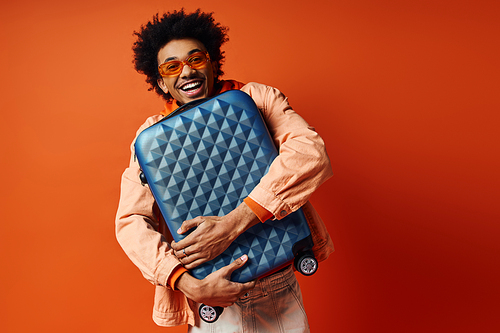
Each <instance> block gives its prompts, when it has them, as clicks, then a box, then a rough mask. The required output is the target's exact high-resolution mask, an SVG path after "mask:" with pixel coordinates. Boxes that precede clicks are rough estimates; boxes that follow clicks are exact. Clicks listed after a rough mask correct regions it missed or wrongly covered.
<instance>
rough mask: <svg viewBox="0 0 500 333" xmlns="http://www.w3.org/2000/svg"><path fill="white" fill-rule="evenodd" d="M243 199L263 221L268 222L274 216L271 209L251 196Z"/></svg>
mask: <svg viewBox="0 0 500 333" xmlns="http://www.w3.org/2000/svg"><path fill="white" fill-rule="evenodd" d="M243 201H244V202H245V203H246V204H247V206H248V207H249V208H250V209H251V210H252V212H254V214H255V215H257V217H258V218H259V220H260V221H261V222H266V221H267V220H269V219H271V218H272V217H273V214H272V213H271V212H270V211H268V210H267V209H265V208H264V207H262V206H261V205H259V204H258V203H256V202H255V201H253V200H252V199H251V198H250V197H246V198H245V199H243Z"/></svg>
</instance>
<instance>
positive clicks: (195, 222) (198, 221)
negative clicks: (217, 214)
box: [177, 216, 205, 235]
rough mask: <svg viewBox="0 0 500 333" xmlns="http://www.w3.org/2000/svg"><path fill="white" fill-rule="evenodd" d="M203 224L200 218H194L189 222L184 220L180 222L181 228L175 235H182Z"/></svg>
mask: <svg viewBox="0 0 500 333" xmlns="http://www.w3.org/2000/svg"><path fill="white" fill-rule="evenodd" d="M203 222H205V220H204V219H203V217H202V216H198V217H195V218H194V219H191V220H186V221H184V222H182V224H181V227H180V228H179V229H177V233H178V234H179V235H182V234H183V233H185V232H186V231H188V230H190V229H192V228H194V227H197V226H199V225H200V224H202V223H203Z"/></svg>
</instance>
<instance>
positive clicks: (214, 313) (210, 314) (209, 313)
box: [198, 304, 224, 323]
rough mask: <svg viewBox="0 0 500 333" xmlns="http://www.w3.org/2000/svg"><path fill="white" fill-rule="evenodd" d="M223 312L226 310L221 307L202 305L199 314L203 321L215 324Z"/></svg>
mask: <svg viewBox="0 0 500 333" xmlns="http://www.w3.org/2000/svg"><path fill="white" fill-rule="evenodd" d="M222 311H224V308H222V307H220V306H214V307H212V306H209V305H205V304H202V305H200V308H199V310H198V313H199V314H200V318H201V319H203V321H204V322H206V323H213V322H215V321H216V320H217V319H219V317H220V315H221V314H222Z"/></svg>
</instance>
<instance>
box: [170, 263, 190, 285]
mask: <svg viewBox="0 0 500 333" xmlns="http://www.w3.org/2000/svg"><path fill="white" fill-rule="evenodd" d="M187 271H188V270H187V269H185V268H184V267H183V266H181V265H179V266H177V267H176V268H174V271H173V272H172V274H170V277H169V278H168V279H167V284H168V285H169V286H170V288H172V289H174V290H175V282H176V281H177V279H178V278H179V277H180V276H181V275H182V273H185V272H187Z"/></svg>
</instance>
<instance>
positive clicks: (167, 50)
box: [157, 39, 216, 104]
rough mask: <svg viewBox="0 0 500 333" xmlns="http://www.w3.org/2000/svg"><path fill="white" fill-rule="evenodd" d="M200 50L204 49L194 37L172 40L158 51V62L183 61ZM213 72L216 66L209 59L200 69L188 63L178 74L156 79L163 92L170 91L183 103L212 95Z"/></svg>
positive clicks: (203, 50)
mask: <svg viewBox="0 0 500 333" xmlns="http://www.w3.org/2000/svg"><path fill="white" fill-rule="evenodd" d="M200 51H201V52H205V51H206V49H205V47H204V46H203V44H202V43H201V42H200V41H198V40H196V39H176V40H172V41H170V42H168V43H167V44H166V45H165V46H163V47H162V48H161V49H160V51H159V52H158V57H157V60H158V64H163V63H165V62H167V61H171V60H178V61H183V60H186V58H188V57H189V56H190V55H192V54H193V53H196V52H200ZM214 73H216V68H215V65H214V64H213V63H212V62H210V60H208V61H207V63H206V65H205V66H204V67H203V68H200V69H192V68H191V67H189V66H188V65H184V67H183V68H182V71H181V73H180V74H179V75H178V76H173V77H162V78H160V79H158V86H159V87H160V88H161V89H162V90H163V91H164V92H165V93H170V95H172V97H173V98H174V99H175V100H177V101H178V102H179V104H184V103H188V102H191V101H194V100H196V99H200V98H205V97H210V96H211V95H212V92H213V88H214Z"/></svg>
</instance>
